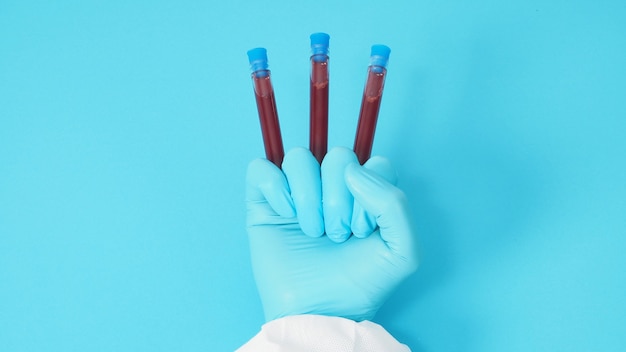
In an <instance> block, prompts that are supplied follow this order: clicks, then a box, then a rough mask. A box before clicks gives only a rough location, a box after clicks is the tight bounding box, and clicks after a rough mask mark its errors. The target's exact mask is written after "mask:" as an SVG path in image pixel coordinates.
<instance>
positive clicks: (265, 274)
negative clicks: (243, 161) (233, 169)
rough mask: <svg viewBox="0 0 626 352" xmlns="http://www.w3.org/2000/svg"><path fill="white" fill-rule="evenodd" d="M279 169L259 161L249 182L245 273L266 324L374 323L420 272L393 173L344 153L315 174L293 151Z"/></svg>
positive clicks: (310, 160) (311, 163) (334, 154)
mask: <svg viewBox="0 0 626 352" xmlns="http://www.w3.org/2000/svg"><path fill="white" fill-rule="evenodd" d="M282 168H283V170H282V171H281V170H280V169H279V168H277V167H276V166H275V165H274V164H272V163H271V162H269V161H267V160H265V159H256V160H253V161H252V162H251V163H250V165H249V166H248V172H247V178H246V183H247V188H246V198H247V200H246V203H247V229H248V236H249V240H250V250H251V255H252V267H253V271H254V276H255V280H256V283H257V287H258V290H259V293H260V296H261V301H262V303H263V309H264V312H265V318H266V320H268V321H269V320H273V319H276V318H280V317H283V316H288V315H296V314H319V315H330V316H340V317H345V318H349V319H353V320H356V321H360V320H366V319H367V320H371V319H372V318H373V317H374V315H375V314H376V312H377V311H378V309H379V308H380V306H381V305H382V304H383V303H384V301H385V300H386V298H387V297H388V296H389V294H390V293H391V292H392V291H393V290H394V288H396V287H397V286H398V284H400V282H401V281H402V280H404V279H405V278H406V277H407V276H409V275H410V274H411V273H413V272H414V271H415V270H416V269H417V265H418V254H417V240H416V236H415V231H414V227H413V225H412V221H411V219H410V217H409V212H408V211H407V203H406V199H405V196H404V194H403V193H402V191H400V190H399V189H398V188H396V187H395V186H394V185H393V184H392V183H393V182H395V172H394V170H393V169H392V168H391V166H390V164H389V162H388V161H387V159H384V158H376V157H374V158H372V159H370V160H369V161H368V162H367V163H366V164H365V165H364V166H360V165H359V164H358V162H357V158H356V156H355V155H354V153H353V152H352V151H351V150H349V149H347V148H334V149H333V150H331V151H330V152H329V153H328V154H327V155H326V157H325V158H324V160H323V162H322V166H321V170H320V166H319V164H318V163H317V161H316V159H315V157H314V156H313V155H312V154H311V153H310V152H309V151H308V150H307V149H304V148H296V149H293V150H291V151H290V152H289V153H287V155H286V156H285V159H284V161H283V165H282ZM389 181H391V182H389ZM322 199H323V201H322ZM351 234H353V235H351Z"/></svg>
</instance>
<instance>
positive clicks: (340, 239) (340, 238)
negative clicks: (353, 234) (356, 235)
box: [326, 233, 350, 243]
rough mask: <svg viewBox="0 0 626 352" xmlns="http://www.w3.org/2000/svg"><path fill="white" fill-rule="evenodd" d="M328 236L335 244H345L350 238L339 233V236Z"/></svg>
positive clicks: (329, 234)
mask: <svg viewBox="0 0 626 352" xmlns="http://www.w3.org/2000/svg"><path fill="white" fill-rule="evenodd" d="M326 236H328V239H329V240H331V241H333V242H335V243H343V242H345V241H347V240H348V238H350V234H345V233H339V234H332V233H327V234H326Z"/></svg>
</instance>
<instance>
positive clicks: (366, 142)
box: [354, 67, 386, 164]
mask: <svg viewBox="0 0 626 352" xmlns="http://www.w3.org/2000/svg"><path fill="white" fill-rule="evenodd" d="M385 73H386V70H385V69H384V68H381V67H376V69H374V70H372V67H370V68H369V70H368V73H367V82H366V84H365V90H364V92H363V101H362V102H361V112H360V113H359V123H358V126H357V130H356V138H355V139H354V152H355V154H356V156H357V158H358V159H359V163H361V164H364V163H365V162H366V161H367V160H368V159H369V158H370V155H371V153H372V145H373V143H374V133H375V131H376V122H377V120H378V111H379V109H380V102H381V98H382V95H383V87H384V84H385Z"/></svg>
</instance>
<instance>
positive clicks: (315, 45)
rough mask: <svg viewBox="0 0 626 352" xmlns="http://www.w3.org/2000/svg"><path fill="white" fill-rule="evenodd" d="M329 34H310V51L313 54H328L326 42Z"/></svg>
mask: <svg viewBox="0 0 626 352" xmlns="http://www.w3.org/2000/svg"><path fill="white" fill-rule="evenodd" d="M329 41H330V36H329V35H328V34H326V33H321V32H320V33H313V34H311V51H312V54H313V55H318V54H323V55H327V54H328V42H329Z"/></svg>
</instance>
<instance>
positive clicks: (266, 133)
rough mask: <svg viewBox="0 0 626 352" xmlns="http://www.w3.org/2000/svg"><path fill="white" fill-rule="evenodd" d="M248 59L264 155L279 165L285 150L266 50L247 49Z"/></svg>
mask: <svg viewBox="0 0 626 352" xmlns="http://www.w3.org/2000/svg"><path fill="white" fill-rule="evenodd" d="M248 59H249V60H250V68H251V70H252V83H253V85H254V95H255V97H256V105H257V109H258V111H259V121H260V122H261V133H262V135H263V144H264V146H265V156H266V157H267V159H268V160H269V161H271V162H273V163H274V164H275V165H276V166H278V167H280V166H281V164H282V163H283V157H284V156H285V150H284V149H283V139H282V136H281V134H280V124H279V123H278V113H277V111H276V100H275V98H274V88H273V87H272V81H271V79H270V70H269V69H268V64H267V50H265V48H255V49H252V50H249V51H248Z"/></svg>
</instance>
